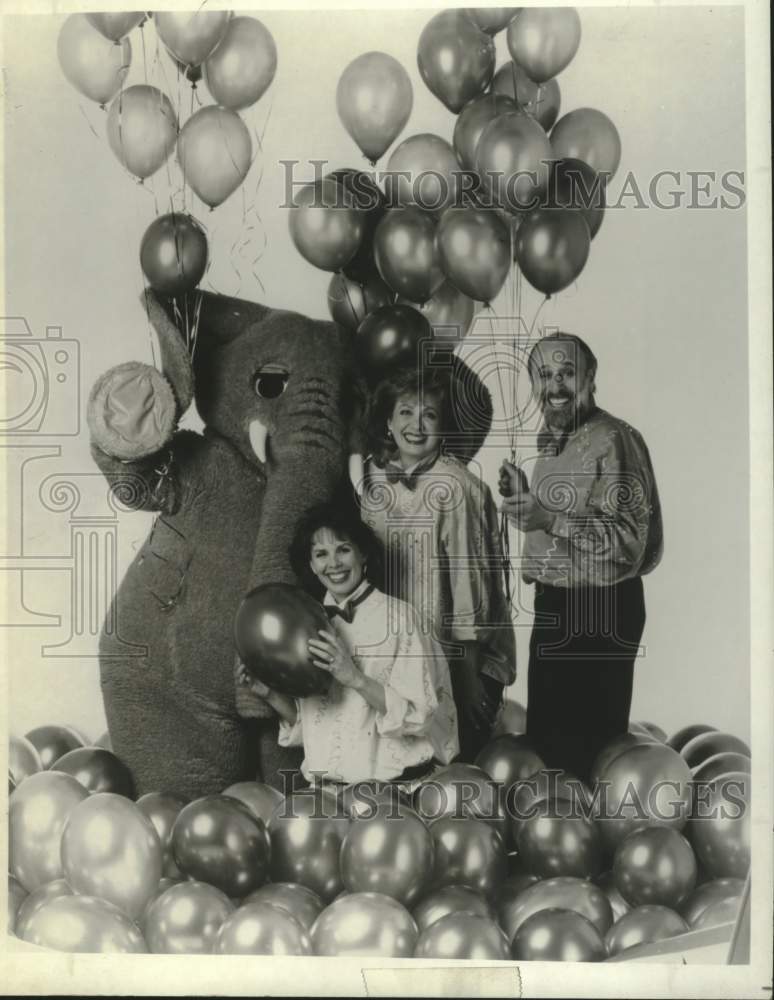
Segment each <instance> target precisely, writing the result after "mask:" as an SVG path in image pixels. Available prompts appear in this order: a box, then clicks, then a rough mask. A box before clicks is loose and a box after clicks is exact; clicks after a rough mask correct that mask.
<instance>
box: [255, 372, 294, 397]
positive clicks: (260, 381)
mask: <svg viewBox="0 0 774 1000" xmlns="http://www.w3.org/2000/svg"><path fill="white" fill-rule="evenodd" d="M287 384H288V373H287V372H285V371H281V370H280V369H277V368H264V369H262V370H261V371H259V372H256V374H255V376H254V378H253V387H254V388H255V394H256V396H259V397H260V398H261V399H276V398H277V397H278V396H281V395H282V393H283V392H284V391H285V387H286V386H287Z"/></svg>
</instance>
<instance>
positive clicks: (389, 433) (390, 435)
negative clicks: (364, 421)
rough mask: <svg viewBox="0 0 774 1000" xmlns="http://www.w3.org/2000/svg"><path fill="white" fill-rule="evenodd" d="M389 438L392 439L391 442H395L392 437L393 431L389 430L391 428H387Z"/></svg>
mask: <svg viewBox="0 0 774 1000" xmlns="http://www.w3.org/2000/svg"><path fill="white" fill-rule="evenodd" d="M387 437H388V438H389V439H390V441H392V440H393V437H392V431H391V430H390V428H389V427H388V428H387Z"/></svg>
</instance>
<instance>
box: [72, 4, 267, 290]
mask: <svg viewBox="0 0 774 1000" xmlns="http://www.w3.org/2000/svg"><path fill="white" fill-rule="evenodd" d="M148 17H151V18H152V19H153V23H154V24H155V27H156V32H157V34H158V37H159V39H160V41H161V42H162V43H163V45H164V47H165V49H166V51H167V52H168V53H169V55H170V56H171V58H172V60H173V61H174V63H175V65H176V66H177V69H178V71H180V72H182V73H184V74H185V76H186V78H187V79H189V80H191V81H192V82H193V86H194V87H196V81H197V80H199V79H202V78H203V79H204V82H205V84H206V87H207V89H208V91H209V93H210V94H211V96H212V98H213V100H214V101H215V103H214V104H211V105H205V106H203V107H200V108H199V109H198V110H197V111H195V112H193V113H192V114H191V115H190V117H189V118H188V120H187V121H186V122H185V124H184V125H183V126H182V128H181V127H180V121H179V119H180V115H179V109H178V111H177V112H176V110H175V108H174V107H173V105H172V102H171V100H170V99H169V97H168V96H167V95H166V94H165V93H164V92H163V91H162V90H160V89H159V88H158V87H155V86H150V85H148V84H147V83H146V84H138V85H136V86H131V87H127V88H124V87H123V83H124V79H125V78H126V75H127V73H128V71H129V68H130V65H131V61H132V45H131V41H130V38H129V35H130V34H131V32H132V31H133V30H134V29H135V28H139V29H140V30H145V23H146V21H147V17H146V15H145V14H143V13H132V12H127V13H112V14H106V13H99V14H72V15H70V16H69V17H68V18H67V20H66V21H65V23H64V25H63V27H62V30H61V32H60V35H59V41H58V55H59V62H60V65H61V67H62V70H63V72H64V74H65V76H66V77H67V79H68V80H69V81H70V83H71V84H72V85H73V86H74V87H75V88H76V89H77V90H78V91H80V93H81V94H83V95H84V96H85V97H88V98H89V99H91V100H93V101H97V102H98V103H99V104H100V105H101V106H102V107H103V108H105V106H106V105H107V104H108V102H110V107H109V110H108V115H107V138H108V143H109V145H110V148H111V149H112V151H113V153H114V154H115V156H116V158H117V159H118V160H119V162H120V163H121V164H122V165H123V166H124V167H125V168H126V170H128V171H129V173H130V174H132V175H133V176H135V177H136V178H137V179H138V181H139V182H140V183H142V182H143V181H145V180H146V179H147V178H149V177H151V176H152V175H153V174H155V173H156V172H157V171H158V170H159V169H160V168H161V167H162V166H163V165H164V164H165V163H167V161H168V160H169V157H170V155H171V153H172V151H173V150H176V155H177V161H178V163H179V165H180V168H181V170H182V174H183V177H184V180H185V184H187V185H188V186H189V187H190V188H191V189H192V190H193V191H194V192H195V193H196V194H197V195H198V196H199V198H200V199H201V200H202V201H203V202H204V203H205V204H206V205H208V206H209V207H210V210H212V209H214V208H215V207H216V206H218V205H220V204H222V203H223V202H224V201H225V200H226V199H227V198H228V197H229V196H230V195H231V194H233V192H234V191H236V190H237V188H239V186H240V185H241V184H242V182H243V181H244V179H245V177H246V176H247V173H248V170H249V169H250V164H251V163H252V159H253V148H252V140H251V138H250V132H249V130H248V128H247V126H246V125H245V123H244V121H243V120H242V118H241V117H240V115H239V112H240V111H242V110H244V109H245V108H248V107H250V106H251V105H253V104H255V103H256V102H257V101H258V100H259V99H260V98H261V97H262V96H263V94H264V93H265V92H266V90H267V89H268V87H269V85H270V84H271V82H272V80H273V79H274V75H275V72H276V68H277V50H276V46H275V44H274V39H273V38H272V36H271V34H270V32H269V31H268V30H267V29H266V27H265V26H264V25H263V24H262V23H261V21H259V20H257V19H256V18H253V17H247V16H237V17H233V16H232V15H231V12H229V11H204V10H198V11H196V12H195V13H172V12H161V11H159V12H156V13H155V14H150V15H148ZM192 111H193V107H192ZM207 257H208V247H207V237H206V235H205V232H204V229H203V228H202V226H201V225H200V224H199V223H198V222H197V221H196V219H194V218H193V217H192V216H190V215H189V214H188V213H186V212H185V211H180V212H175V211H173V212H170V213H168V214H166V215H162V216H160V217H158V218H157V219H156V220H155V222H153V223H152V224H151V225H150V226H149V227H148V229H147V231H146V233H145V235H144V237H143V240H142V247H141V252H140V263H141V266H142V270H143V273H144V274H145V277H146V278H147V280H148V283H149V284H150V285H151V287H152V288H154V289H156V290H157V291H159V292H161V293H163V294H165V295H170V296H178V295H182V294H184V293H186V292H190V291H193V289H195V288H196V286H197V285H198V284H199V282H200V281H201V279H202V276H203V275H204V272H205V270H206V267H207Z"/></svg>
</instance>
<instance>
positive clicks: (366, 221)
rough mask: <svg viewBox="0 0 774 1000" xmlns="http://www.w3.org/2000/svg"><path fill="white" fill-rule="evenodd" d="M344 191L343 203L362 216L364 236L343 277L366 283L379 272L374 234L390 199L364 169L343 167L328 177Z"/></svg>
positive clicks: (346, 265) (345, 267)
mask: <svg viewBox="0 0 774 1000" xmlns="http://www.w3.org/2000/svg"><path fill="white" fill-rule="evenodd" d="M327 176H328V177H332V178H333V180H335V181H336V183H337V184H338V185H339V186H340V187H341V188H342V190H343V192H344V195H343V198H342V202H343V204H344V205H345V206H347V207H352V208H355V209H357V210H358V211H360V212H362V213H363V236H362V238H361V240H360V246H359V248H358V249H357V250H356V251H355V255H354V257H352V258H351V259H350V260H349V261H348V263H347V264H345V265H344V268H343V270H344V274H345V275H346V276H347V277H348V278H352V279H353V280H354V281H358V282H363V283H365V282H366V281H367V280H368V278H371V277H373V276H374V275H375V273H376V262H375V261H374V250H373V242H374V233H375V232H376V227H377V226H378V225H379V223H380V222H381V220H382V218H383V217H384V214H385V212H386V211H387V199H386V198H385V197H384V193H383V192H382V189H381V188H380V187H379V185H378V184H377V183H376V181H375V180H373V178H372V177H370V176H369V175H368V174H367V173H365V172H364V171H362V170H355V169H354V168H352V167H344V168H342V169H341V170H334V171H333V172H332V173H330V174H328V175H327Z"/></svg>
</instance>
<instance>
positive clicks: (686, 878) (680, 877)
mask: <svg viewBox="0 0 774 1000" xmlns="http://www.w3.org/2000/svg"><path fill="white" fill-rule="evenodd" d="M613 880H614V882H615V885H616V888H617V889H618V891H619V892H620V893H621V895H622V896H623V898H624V899H625V900H626V902H627V903H629V904H630V905H631V906H641V905H643V904H645V903H656V904H660V905H662V906H668V907H669V908H670V909H672V910H676V909H677V908H678V907H679V906H680V904H681V903H682V902H683V900H684V899H685V898H686V897H687V896H688V895H689V893H691V892H692V891H693V889H694V887H695V886H696V858H695V857H694V856H693V851H692V849H691V845H690V844H689V843H688V841H687V840H686V839H685V837H683V835H682V834H681V833H678V832H677V830H669V829H660V828H657V827H656V828H650V829H645V830H636V831H635V832H634V833H631V834H630V835H629V836H628V837H627V838H626V839H625V840H624V841H622V843H620V844H619V845H618V848H617V849H616V852H615V857H614V859H613Z"/></svg>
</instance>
